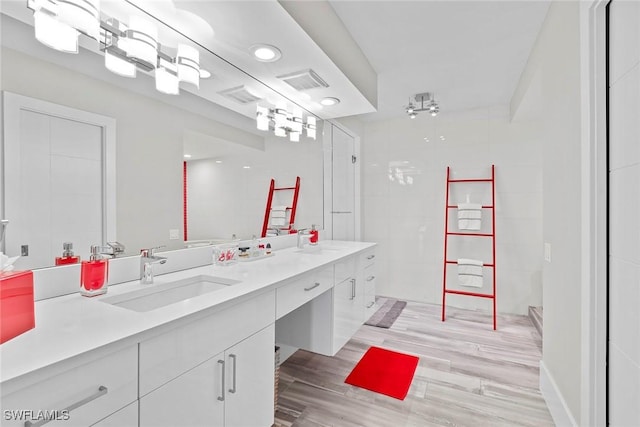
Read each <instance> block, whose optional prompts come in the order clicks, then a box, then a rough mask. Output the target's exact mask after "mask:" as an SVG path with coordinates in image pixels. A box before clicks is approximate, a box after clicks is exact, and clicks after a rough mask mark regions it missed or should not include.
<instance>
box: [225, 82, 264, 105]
mask: <svg viewBox="0 0 640 427" xmlns="http://www.w3.org/2000/svg"><path fill="white" fill-rule="evenodd" d="M218 93H219V94H220V95H222V96H225V97H227V98H229V99H233V100H234V101H236V102H239V103H240V104H248V103H250V102H255V101H258V100H260V99H262V98H260V97H258V96H255V95H254V94H252V93H251V92H249V91H248V90H247V88H246V87H244V86H238V87H232V88H231V89H226V90H223V91H221V92H218Z"/></svg>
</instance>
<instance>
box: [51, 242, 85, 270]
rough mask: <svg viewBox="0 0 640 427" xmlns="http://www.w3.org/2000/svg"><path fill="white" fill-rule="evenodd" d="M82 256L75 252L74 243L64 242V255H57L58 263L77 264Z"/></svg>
mask: <svg viewBox="0 0 640 427" xmlns="http://www.w3.org/2000/svg"><path fill="white" fill-rule="evenodd" d="M79 262H80V257H79V256H77V255H74V254H73V243H71V242H64V243H63V244H62V256H59V257H56V265H66V264H77V263H79Z"/></svg>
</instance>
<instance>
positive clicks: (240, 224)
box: [187, 135, 323, 240]
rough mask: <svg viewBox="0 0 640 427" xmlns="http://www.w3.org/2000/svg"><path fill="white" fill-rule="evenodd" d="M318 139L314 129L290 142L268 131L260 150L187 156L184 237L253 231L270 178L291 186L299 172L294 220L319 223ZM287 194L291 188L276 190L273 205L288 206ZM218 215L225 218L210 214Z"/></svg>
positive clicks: (239, 234) (258, 228) (262, 211)
mask: <svg viewBox="0 0 640 427" xmlns="http://www.w3.org/2000/svg"><path fill="white" fill-rule="evenodd" d="M319 140H320V135H319V138H318V141H309V140H307V141H302V140H301V141H300V142H299V143H293V142H290V141H289V140H288V139H286V138H278V137H276V136H273V135H271V136H269V137H267V138H266V139H265V149H264V151H262V150H256V149H251V148H246V147H238V148H237V149H236V150H233V151H232V152H227V154H226V155H224V156H223V157H221V158H218V157H216V158H210V159H202V160H195V161H190V162H188V163H187V195H188V201H187V205H188V209H187V211H188V225H187V229H188V238H189V240H200V239H211V238H222V239H229V238H231V237H232V235H233V234H235V235H236V237H238V238H242V239H250V238H251V237H252V235H256V236H258V237H259V236H260V233H261V231H262V224H263V221H264V214H265V207H266V203H267V196H268V193H269V184H270V182H271V179H272V178H273V179H275V185H276V187H292V186H294V184H295V181H296V177H297V176H300V194H299V197H298V205H297V212H296V220H295V224H294V225H295V226H296V228H309V227H311V225H312V224H317V225H320V226H321V225H322V224H323V219H322V213H323V207H322V202H323V160H322V159H323V154H322V144H321V143H320V141H319ZM216 161H220V162H221V163H216ZM245 166H249V168H245ZM247 195H251V196H250V197H248V196H247ZM292 200H293V191H289V190H285V191H277V192H275V193H274V199H273V206H278V205H280V206H291V203H292ZM221 210H223V211H226V212H224V213H221V212H219V211H221ZM229 212H232V213H233V214H232V215H229ZM221 217H224V218H228V221H217V220H216V218H221Z"/></svg>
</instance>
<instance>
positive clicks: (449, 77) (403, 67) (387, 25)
mask: <svg viewBox="0 0 640 427" xmlns="http://www.w3.org/2000/svg"><path fill="white" fill-rule="evenodd" d="M330 3H331V6H332V7H333V8H334V10H335V11H336V13H337V14H338V16H339V17H340V19H341V20H342V21H343V23H344V25H345V26H346V27H347V29H348V30H349V32H350V33H351V35H352V37H353V38H354V39H355V41H356V42H357V43H358V45H359V46H360V48H361V49H362V51H363V52H364V54H365V55H366V56H367V58H368V59H369V62H370V63H371V65H372V66H373V68H374V69H375V70H376V71H377V73H378V112H377V113H373V114H366V115H364V116H362V117H363V118H364V119H365V120H377V119H383V118H389V117H394V116H399V115H402V114H404V109H403V107H404V106H406V105H407V103H408V101H409V97H410V96H411V95H415V94H417V93H423V92H433V93H435V97H436V100H437V101H438V102H439V103H440V107H441V111H447V110H449V111H452V110H466V109H470V108H475V107H480V106H487V105H497V104H506V103H509V101H510V100H511V96H512V94H513V92H514V90H515V88H516V85H517V83H518V80H519V78H520V75H521V73H522V70H523V69H524V66H525V65H526V61H527V59H528V57H529V54H530V52H531V49H532V47H533V44H534V42H535V40H536V37H537V35H538V33H539V32H540V28H541V26H542V22H543V21H544V18H545V16H546V13H547V9H548V7H549V1H542V0H536V1H522V0H506V1H480V0H476V1H451V0H449V1H341V0H330Z"/></svg>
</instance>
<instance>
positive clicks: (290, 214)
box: [261, 176, 300, 237]
mask: <svg viewBox="0 0 640 427" xmlns="http://www.w3.org/2000/svg"><path fill="white" fill-rule="evenodd" d="M276 191H293V200H292V202H291V205H290V206H284V207H283V210H282V211H281V210H279V209H278V210H275V209H274V210H272V209H273V208H275V207H274V206H272V204H273V196H274V194H275V192H276ZM299 193H300V177H299V176H298V177H296V183H295V185H294V186H293V187H276V181H275V179H273V178H272V179H271V185H270V186H269V195H268V196H267V208H266V209H265V212H264V222H263V224H262V234H261V237H266V236H267V232H268V231H270V230H271V231H272V232H273V233H274V234H282V233H283V232H284V233H289V232H290V231H291V228H292V225H294V222H295V219H296V209H297V206H298V194H299ZM274 222H277V224H274Z"/></svg>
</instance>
